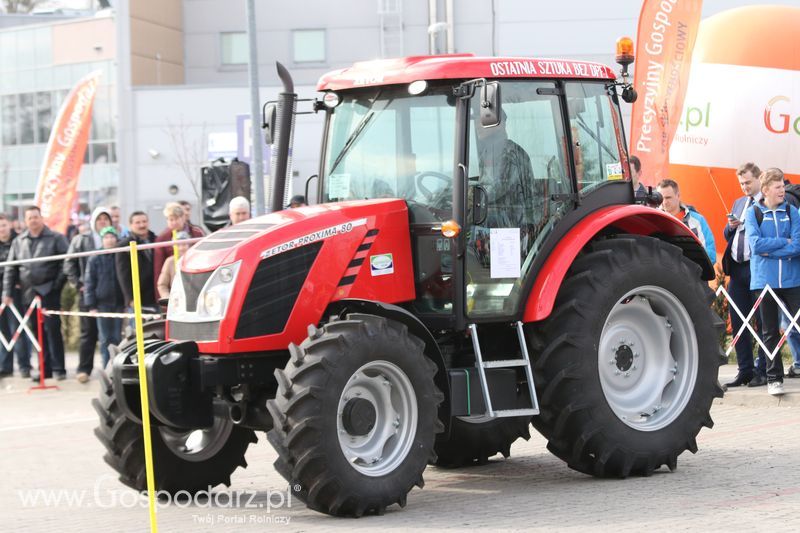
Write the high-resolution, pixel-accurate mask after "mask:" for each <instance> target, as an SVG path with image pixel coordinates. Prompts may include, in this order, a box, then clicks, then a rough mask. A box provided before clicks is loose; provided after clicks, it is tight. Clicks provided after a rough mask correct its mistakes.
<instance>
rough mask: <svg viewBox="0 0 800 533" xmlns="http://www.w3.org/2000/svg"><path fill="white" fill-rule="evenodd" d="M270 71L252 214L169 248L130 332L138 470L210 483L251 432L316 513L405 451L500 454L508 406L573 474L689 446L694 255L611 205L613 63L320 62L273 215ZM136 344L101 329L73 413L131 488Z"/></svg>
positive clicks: (705, 375) (697, 377)
mask: <svg viewBox="0 0 800 533" xmlns="http://www.w3.org/2000/svg"><path fill="white" fill-rule="evenodd" d="M631 59H632V58H628V60H631ZM626 66H627V65H624V66H623V73H625V69H626ZM279 70H280V69H279ZM282 77H283V79H284V82H285V85H286V87H287V88H286V92H285V93H284V94H282V95H281V99H282V100H281V103H280V104H279V105H278V107H277V111H274V110H273V108H272V106H267V108H266V113H265V126H266V129H267V133H268V136H269V137H270V138H273V136H274V138H275V143H276V146H275V149H274V152H275V153H276V154H277V156H276V157H277V163H276V168H277V170H275V171H274V172H273V175H274V176H277V179H276V182H275V184H274V187H273V191H272V204H273V205H272V206H273V209H275V212H272V213H271V214H268V215H265V216H261V217H258V218H255V219H252V220H249V221H246V222H243V223H241V224H237V225H235V226H231V227H227V228H225V229H222V230H220V231H218V232H216V233H213V234H211V235H209V236H208V237H206V238H205V239H204V240H203V241H201V242H199V243H197V244H196V245H195V246H194V247H192V248H191V249H190V250H189V251H188V253H187V254H186V255H185V256H184V257H183V259H182V262H181V267H180V272H179V274H178V275H177V276H176V280H175V283H174V286H173V289H172V293H171V295H170V300H169V307H168V314H167V321H166V336H165V337H164V335H162V334H159V333H158V331H157V330H158V327H159V325H158V324H152V325H151V328H150V333H149V334H148V335H147V336H148V338H147V341H146V343H145V352H146V368H147V379H148V385H149V390H150V404H151V405H150V413H151V419H152V424H153V425H154V430H153V442H152V446H153V451H154V463H155V483H156V487H157V489H158V490H163V491H168V492H172V493H175V492H177V491H181V490H185V491H188V492H190V493H191V492H195V491H200V490H207V489H208V487H209V486H211V487H213V486H216V485H217V484H219V483H224V484H226V485H227V484H229V483H230V475H231V474H232V473H233V472H234V470H236V468H237V467H239V466H242V467H244V466H246V462H245V452H246V450H247V448H248V446H249V445H250V443H253V442H256V440H257V439H256V432H258V431H264V432H267V438H268V440H269V442H270V443H271V444H272V445H273V446H274V447H275V449H276V450H277V452H278V459H277V460H276V462H275V468H276V469H277V470H278V472H279V473H280V474H281V475H282V476H283V477H285V478H286V480H287V481H288V482H289V484H290V487H291V490H293V491H294V494H295V495H296V496H297V497H298V498H300V499H301V500H303V501H304V502H306V504H307V505H308V506H309V507H310V508H312V509H315V510H318V511H320V512H323V513H328V514H332V515H339V516H360V515H362V514H364V513H382V512H383V511H384V510H385V508H386V507H387V506H390V505H392V504H395V503H397V504H400V506H404V505H405V504H406V497H407V494H408V493H409V491H410V490H411V489H412V488H413V487H414V486H415V485H416V486H419V487H422V485H423V479H422V476H423V472H424V470H425V468H426V467H427V465H428V464H433V465H438V466H442V467H459V466H465V465H470V464H475V463H483V462H485V461H486V460H487V459H488V458H490V457H492V456H494V455H496V454H497V453H501V454H503V455H504V456H506V457H507V456H508V455H509V449H510V447H511V445H512V444H513V443H514V442H515V441H516V440H517V439H519V438H520V437H522V438H526V439H527V438H528V437H529V433H528V425H529V424H533V426H534V427H535V428H536V429H537V430H538V431H540V432H541V433H542V435H544V436H545V438H547V440H548V441H549V444H548V449H549V450H550V451H551V452H553V453H554V454H555V455H556V456H558V457H559V458H561V459H563V460H564V461H565V462H566V463H567V465H568V466H569V467H571V468H573V469H575V470H578V471H580V472H584V473H586V474H590V475H594V476H598V477H615V478H624V477H627V476H630V475H645V476H646V475H649V474H651V473H652V472H653V471H654V470H655V469H658V468H659V467H661V466H662V465H666V466H667V467H668V468H669V469H670V470H674V469H675V468H676V463H677V458H678V456H679V455H680V454H681V453H683V452H684V451H685V450H687V449H688V450H689V451H691V452H695V451H696V450H697V445H696V442H695V437H696V435H697V434H698V432H699V431H700V429H701V427H702V426H707V427H711V425H712V421H711V418H710V416H709V410H710V407H711V404H712V401H713V399H714V397H719V396H721V395H722V389H721V387H720V386H719V383H718V380H717V373H718V367H719V365H720V364H721V363H722V362H723V361H724V358H723V357H722V354H721V351H720V346H719V343H718V333H719V331H720V328H721V327H722V322H721V320H720V319H719V318H718V317H717V316H716V315H715V314H714V313H713V312H712V310H711V307H710V303H711V300H712V293H711V291H710V290H709V288H708V285H707V283H706V281H704V280H710V279H712V278H713V276H714V271H713V268H712V265H711V263H710V262H709V259H708V257H707V255H706V254H705V252H704V250H703V248H702V246H701V245H700V243H699V242H698V240H697V239H696V237H695V236H694V235H693V234H692V232H691V231H690V230H689V229H688V228H687V227H686V226H684V225H683V224H682V223H681V222H679V221H678V220H676V219H674V218H672V217H671V216H670V215H668V214H666V213H664V212H662V211H659V210H657V209H653V208H652V207H649V206H647V205H643V204H641V203H637V202H636V201H635V198H634V194H633V191H632V187H631V183H630V181H629V179H628V175H629V166H628V161H627V154H626V143H625V136H624V133H623V128H622V117H621V114H620V110H619V102H618V98H619V97H620V96H622V97H624V98H625V99H627V100H631V99H632V98H635V93H634V91H632V89H631V87H630V85H629V84H628V83H627V82H626V77H625V75H624V74H623V78H622V81H617V79H616V75H615V73H614V72H613V71H612V70H611V69H610V68H608V67H606V66H604V65H600V64H596V63H588V62H583V61H568V60H541V59H531V58H518V57H515V58H480V57H473V56H471V55H451V56H437V57H409V58H404V59H393V60H380V61H371V62H365V63H357V64H355V65H354V66H352V67H350V68H346V69H343V70H339V71H335V72H332V73H330V74H328V75H326V76H324V77H323V78H322V79H321V80H320V82H319V85H318V89H319V90H320V91H321V92H322V97H321V98H320V99H319V100H318V101H315V102H314V109H315V111H317V112H320V113H322V114H324V118H325V127H324V136H323V139H322V149H321V156H320V168H319V176H318V179H317V181H316V187H317V189H316V192H317V196H316V197H317V198H318V199H319V203H318V204H317V205H313V206H309V207H302V208H299V209H292V210H283V211H281V210H280V209H281V203H282V198H283V191H284V187H285V169H286V163H287V154H288V153H289V140H290V139H291V131H290V129H289V128H291V126H292V119H293V115H294V113H295V110H294V101H295V98H294V95H293V94H292V90H291V82H290V78H289V77H288V73H286V72H285V71H282ZM309 180H310V179H309ZM136 365H137V355H136V348H135V345H134V344H133V343H130V342H128V343H123V345H122V346H121V347H120V349H119V350H118V353H117V354H116V355H115V357H114V358H113V361H112V364H111V365H110V366H109V375H108V377H105V381H104V385H105V386H104V387H103V389H102V393H101V397H100V398H99V399H98V400H95V406H96V408H97V409H98V411H99V413H100V418H101V423H100V427H99V428H98V429H97V430H96V434H97V435H98V437H99V438H100V440H101V441H102V442H103V444H104V445H105V446H106V448H107V454H106V456H105V459H106V461H107V462H108V463H109V464H110V465H111V466H112V467H113V468H114V469H115V470H116V471H117V472H119V474H120V479H121V481H122V482H123V483H125V484H127V485H129V486H131V487H134V488H136V489H139V490H143V489H145V486H146V483H145V466H144V454H143V446H142V438H143V437H142V431H141V405H140V403H139V381H138V373H137V366H136Z"/></svg>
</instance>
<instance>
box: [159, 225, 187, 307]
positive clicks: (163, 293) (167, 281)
mask: <svg viewBox="0 0 800 533" xmlns="http://www.w3.org/2000/svg"><path fill="white" fill-rule="evenodd" d="M175 238H176V239H177V240H179V241H182V240H186V239H189V238H190V237H189V234H188V233H186V232H185V231H180V232H178V235H177V236H176V237H175ZM189 246H190V245H189V244H179V245H178V257H183V256H184V254H185V253H186V251H187V250H188V249H189ZM176 271H177V269H176V267H175V261H173V260H172V259H170V260H168V261H167V262H166V263H164V268H162V269H161V274H160V275H159V276H158V297H159V298H169V291H170V289H172V281H173V280H174V279H175V272H176Z"/></svg>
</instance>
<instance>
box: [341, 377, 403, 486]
mask: <svg viewBox="0 0 800 533" xmlns="http://www.w3.org/2000/svg"><path fill="white" fill-rule="evenodd" d="M354 398H360V399H363V400H367V401H368V402H370V404H372V407H373V409H374V410H375V424H374V426H373V427H372V429H371V430H370V431H369V432H368V433H367V434H365V435H353V434H350V433H349V432H348V431H347V429H345V423H344V420H343V414H344V411H345V406H346V405H347V403H348V402H349V401H350V400H352V399H354ZM336 429H337V431H338V435H339V446H340V447H341V449H342V453H343V454H344V456H345V458H346V459H347V462H348V463H350V466H352V467H353V468H355V469H356V470H357V471H358V472H360V473H362V474H364V475H367V476H370V477H378V476H383V475H385V474H388V473H390V472H393V471H394V470H395V469H396V468H397V467H398V466H400V465H401V464H402V463H403V461H404V460H405V459H406V456H407V455H408V452H409V451H410V450H411V446H412V444H413V442H414V437H415V436H416V433H417V395H416V393H415V392H414V387H413V385H412V384H411V380H409V379H408V376H406V374H405V372H403V371H402V370H401V369H400V367H398V366H397V365H395V364H393V363H390V362H388V361H372V362H370V363H367V364H365V365H364V366H362V367H361V368H359V369H358V370H356V371H355V372H354V373H353V375H352V376H351V377H350V379H349V380H348V382H347V384H346V385H345V387H344V390H343V391H342V394H341V396H340V397H339V405H338V409H337V416H336Z"/></svg>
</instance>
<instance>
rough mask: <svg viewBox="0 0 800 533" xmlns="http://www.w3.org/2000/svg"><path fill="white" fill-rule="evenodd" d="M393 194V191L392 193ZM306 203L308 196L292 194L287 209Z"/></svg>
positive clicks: (303, 205) (302, 205)
mask: <svg viewBox="0 0 800 533" xmlns="http://www.w3.org/2000/svg"><path fill="white" fill-rule="evenodd" d="M392 194H393V193H392ZM306 205H308V204H306V197H305V196H303V195H302V194H295V195H294V196H292V199H291V200H289V205H287V206H286V207H287V209H297V208H298V207H305V206H306Z"/></svg>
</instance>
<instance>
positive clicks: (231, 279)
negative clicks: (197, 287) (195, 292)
mask: <svg viewBox="0 0 800 533" xmlns="http://www.w3.org/2000/svg"><path fill="white" fill-rule="evenodd" d="M241 264H242V262H241V261H237V262H236V263H233V264H231V265H225V266H222V267H220V268H218V269H217V270H216V272H214V273H213V274H212V275H211V277H210V278H209V279H208V282H206V285H205V287H203V290H202V291H200V297H199V298H198V300H197V316H199V317H203V318H212V319H215V320H219V319H222V317H224V316H225V311H226V309H227V308H228V302H229V301H230V299H231V295H232V294H233V287H234V285H235V284H236V283H235V282H236V275H237V274H238V273H239V267H240V266H241Z"/></svg>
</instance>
